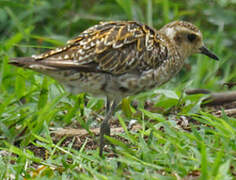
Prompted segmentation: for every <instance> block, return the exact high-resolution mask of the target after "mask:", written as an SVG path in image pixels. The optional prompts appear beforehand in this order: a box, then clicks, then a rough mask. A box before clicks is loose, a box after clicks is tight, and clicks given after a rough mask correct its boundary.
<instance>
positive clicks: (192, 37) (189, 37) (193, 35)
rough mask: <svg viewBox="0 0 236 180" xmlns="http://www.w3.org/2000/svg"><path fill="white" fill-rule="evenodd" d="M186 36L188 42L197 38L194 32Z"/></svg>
mask: <svg viewBox="0 0 236 180" xmlns="http://www.w3.org/2000/svg"><path fill="white" fill-rule="evenodd" d="M187 37H188V40H189V41H190V42H193V41H194V40H195V39H196V38H197V35H196V34H188V36H187Z"/></svg>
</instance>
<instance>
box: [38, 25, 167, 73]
mask: <svg viewBox="0 0 236 180" xmlns="http://www.w3.org/2000/svg"><path fill="white" fill-rule="evenodd" d="M33 58H34V59H35V62H37V63H40V64H44V65H45V66H46V65H48V66H49V67H53V68H59V69H69V68H73V69H78V70H81V69H83V70H84V71H89V72H93V71H94V72H107V73H112V74H117V75H119V74H122V73H125V72H129V71H132V70H134V69H135V70H136V69H148V68H151V67H156V66H158V65H159V64H160V62H161V61H164V60H165V59H166V58H167V48H166V47H165V46H163V44H162V42H161V40H160V39H159V38H158V34H157V33H156V31H155V30H153V29H152V28H150V27H148V26H146V25H143V24H139V23H137V22H122V21H121V22H104V23H103V22H102V23H100V24H98V25H95V26H93V27H91V28H89V29H87V30H86V31H84V32H82V33H81V34H80V35H79V36H78V37H77V38H75V39H73V40H70V41H68V43H67V45H66V46H64V47H62V48H56V49H54V50H51V51H48V52H46V53H43V54H40V55H37V56H33Z"/></svg>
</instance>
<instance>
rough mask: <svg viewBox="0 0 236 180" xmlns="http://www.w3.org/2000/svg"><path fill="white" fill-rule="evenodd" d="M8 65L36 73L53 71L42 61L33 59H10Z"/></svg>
mask: <svg viewBox="0 0 236 180" xmlns="http://www.w3.org/2000/svg"><path fill="white" fill-rule="evenodd" d="M9 64H11V65H14V66H18V67H23V68H26V69H33V70H36V71H43V70H55V68H54V67H50V66H48V65H47V64H46V63H44V62H43V61H40V60H36V59H35V58H33V57H18V58H11V59H10V62H9Z"/></svg>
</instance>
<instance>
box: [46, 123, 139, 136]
mask: <svg viewBox="0 0 236 180" xmlns="http://www.w3.org/2000/svg"><path fill="white" fill-rule="evenodd" d="M141 128H142V126H141V125H140V124H136V125H134V126H133V127H132V130H133V131H136V130H139V129H141ZM50 130H51V133H54V134H55V135H57V136H80V137H82V136H86V135H89V132H88V131H86V130H85V129H74V128H68V129H63V128H59V129H54V128H50ZM90 131H91V132H92V133H94V134H95V135H99V131H100V128H94V129H91V130H90ZM122 132H124V129H123V127H115V128H111V135H112V136H113V135H115V134H118V133H122Z"/></svg>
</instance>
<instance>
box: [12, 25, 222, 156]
mask: <svg viewBox="0 0 236 180" xmlns="http://www.w3.org/2000/svg"><path fill="white" fill-rule="evenodd" d="M194 53H203V54H205V55H208V56H209V57H211V58H213V59H218V58H217V57H216V56H215V55H214V54H213V53H211V52H210V51H209V50H207V49H206V48H205V47H204V44H203V41H202V34H201V32H200V31H199V29H198V28H197V27H196V26H194V25H193V24H191V23H189V22H185V21H174V22H172V23H169V24H167V25H165V26H164V27H163V28H161V29H160V30H158V31H157V30H155V29H154V28H151V27H149V26H147V25H144V24H141V23H138V22H134V21H120V22H101V23H100V24H98V25H95V26H93V27H91V28H89V29H87V30H85V31H84V32H82V33H81V34H80V35H79V36H78V37H76V38H75V39H73V40H70V41H68V42H67V44H66V45H65V46H64V47H61V48H56V49H54V50H50V51H48V52H45V53H43V54H40V55H33V56H32V57H29V58H28V57H23V58H13V59H12V60H11V64H13V65H17V66H22V67H25V68H29V69H33V70H35V71H38V72H41V73H44V74H47V75H49V76H51V77H53V78H55V79H56V80H58V81H59V82H61V83H62V84H64V85H65V86H66V87H68V88H69V89H70V90H71V92H72V93H80V92H88V93H91V94H93V95H96V96H106V97H107V102H108V103H107V106H108V107H107V112H108V113H107V116H106V118H105V120H104V121H103V123H102V126H101V139H102V140H101V144H102V145H101V147H100V155H101V154H102V149H103V144H104V143H103V135H104V133H105V134H109V131H110V130H109V125H108V120H109V118H110V116H111V115H112V111H113V110H114V108H115V105H116V104H117V102H119V101H120V100H121V99H122V98H123V97H126V96H129V95H134V94H137V93H139V92H142V91H146V90H149V89H151V88H154V87H157V86H160V85H162V84H163V83H165V82H167V81H168V80H169V79H170V78H172V77H173V76H175V75H176V73H178V72H179V71H180V70H181V68H182V66H183V64H184V60H185V59H186V58H187V57H188V56H190V55H192V54H194ZM112 103H113V105H112ZM103 125H104V126H103Z"/></svg>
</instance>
